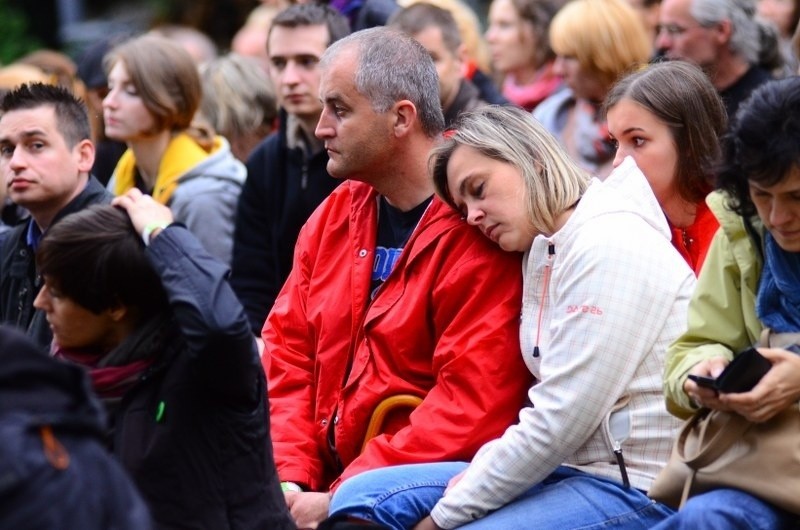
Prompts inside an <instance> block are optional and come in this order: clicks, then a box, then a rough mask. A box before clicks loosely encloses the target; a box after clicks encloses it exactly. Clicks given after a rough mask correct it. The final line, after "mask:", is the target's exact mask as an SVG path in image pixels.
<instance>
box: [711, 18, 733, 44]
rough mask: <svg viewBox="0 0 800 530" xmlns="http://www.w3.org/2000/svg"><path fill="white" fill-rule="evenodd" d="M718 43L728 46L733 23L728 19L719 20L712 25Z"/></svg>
mask: <svg viewBox="0 0 800 530" xmlns="http://www.w3.org/2000/svg"><path fill="white" fill-rule="evenodd" d="M712 30H713V31H714V36H715V38H716V41H717V43H718V44H720V45H723V46H728V45H729V43H730V41H731V37H732V36H733V24H732V23H731V21H730V20H727V19H726V20H720V21H719V22H717V23H716V24H714V26H713V27H712Z"/></svg>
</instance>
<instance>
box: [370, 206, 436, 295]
mask: <svg viewBox="0 0 800 530" xmlns="http://www.w3.org/2000/svg"><path fill="white" fill-rule="evenodd" d="M432 198H433V197H429V198H427V199H425V200H424V201H422V203H420V204H419V205H417V206H415V207H414V208H412V209H411V210H409V211H407V212H404V211H401V210H398V209H397V208H395V207H394V206H392V205H391V204H389V202H388V201H387V200H386V198H385V197H381V198H380V205H379V209H378V240H377V241H376V245H375V263H374V264H373V266H372V289H371V291H372V294H371V295H370V299H372V298H375V293H376V292H377V290H378V288H379V287H380V286H381V285H383V282H385V281H386V278H388V277H389V274H391V272H392V270H393V269H394V264H395V263H396V262H397V260H398V258H400V254H401V253H402V252H403V247H405V244H406V242H407V241H408V238H409V237H411V233H412V232H413V231H414V228H416V226H417V224H418V223H419V220H420V219H422V214H423V213H425V210H426V209H427V208H428V205H429V204H430V203H431V199H432Z"/></svg>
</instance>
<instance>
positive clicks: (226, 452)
mask: <svg viewBox="0 0 800 530" xmlns="http://www.w3.org/2000/svg"><path fill="white" fill-rule="evenodd" d="M113 204H114V205H116V206H117V207H115V206H108V205H96V206H92V207H90V208H87V209H85V210H83V211H81V212H78V213H76V214H73V215H71V216H69V217H67V218H65V219H64V220H63V221H61V222H60V223H58V224H57V225H55V226H53V227H52V228H51V229H50V230H49V231H48V233H47V234H46V235H45V237H44V238H43V240H42V243H41V245H40V247H39V250H38V252H37V255H36V262H37V266H38V267H39V270H40V271H41V273H42V276H43V278H44V285H43V287H42V289H41V291H40V292H39V295H38V296H37V298H36V301H35V302H34V303H35V305H36V307H37V308H38V309H40V310H42V311H44V312H45V314H46V315H47V320H48V322H49V323H50V327H51V328H52V330H53V351H54V356H55V357H56V358H61V359H64V360H67V361H70V362H72V363H75V364H78V365H80V366H83V367H84V368H85V369H86V370H88V372H89V375H90V378H91V381H92V386H93V389H94V391H95V392H96V393H97V394H98V396H99V397H100V398H101V400H102V402H103V404H104V405H105V408H106V410H107V411H108V412H109V416H110V418H111V432H110V437H109V438H110V444H111V448H112V450H113V453H114V454H115V455H116V456H117V457H118V458H119V460H120V461H121V462H122V465H123V467H125V469H126V470H127V471H128V472H129V473H130V474H131V476H132V477H133V479H134V481H135V483H136V485H137V486H138V487H139V490H140V491H141V492H142V495H143V496H144V498H145V500H146V502H147V504H148V506H149V507H150V511H151V513H152V515H153V518H154V519H155V521H156V524H157V526H158V528H213V529H217V528H219V529H251V528H252V529H256V528H258V529H262V528H270V529H273V530H294V528H295V527H294V524H293V523H292V520H291V518H290V515H289V512H288V509H287V507H286V504H285V501H284V498H283V493H282V492H281V487H280V483H279V481H278V476H277V473H276V471H275V463H274V461H273V457H272V442H271V439H270V433H269V408H268V404H267V391H266V382H265V378H264V373H263V371H262V369H261V366H260V363H259V358H258V353H257V351H256V346H255V341H254V340H253V337H252V335H251V333H250V327H249V326H248V323H247V319H246V318H245V315H244V310H243V309H242V306H241V304H239V302H238V300H237V299H236V296H235V295H234V293H233V291H232V290H231V288H230V286H229V285H228V282H227V276H228V267H227V266H225V265H223V264H222V263H221V262H219V261H218V260H216V259H214V258H213V257H211V255H210V254H208V252H207V251H206V250H205V249H204V248H203V246H202V244H201V243H200V242H199V241H198V240H197V238H196V237H195V236H194V235H192V233H191V232H189V230H187V229H186V228H185V227H184V226H182V225H180V224H178V223H173V217H172V213H171V212H170V209H169V208H168V207H167V206H164V205H162V204H159V203H157V202H156V201H155V200H154V199H153V198H152V197H150V196H148V195H143V194H142V192H141V191H139V190H137V189H135V188H134V189H131V190H129V191H128V192H127V193H126V194H125V195H122V196H120V197H117V198H116V199H114V203H113Z"/></svg>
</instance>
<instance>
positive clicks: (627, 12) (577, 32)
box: [550, 0, 652, 86]
mask: <svg viewBox="0 0 800 530" xmlns="http://www.w3.org/2000/svg"><path fill="white" fill-rule="evenodd" d="M550 43H551V45H552V47H553V51H555V53H556V54H557V55H559V56H562V57H574V58H575V59H577V60H578V63H579V64H580V65H581V68H583V69H585V70H587V71H589V72H591V73H593V74H595V75H597V76H598V77H599V78H600V79H601V80H602V81H603V83H605V84H606V85H608V86H610V85H611V84H613V83H614V81H616V80H617V78H619V77H620V76H621V75H622V74H623V73H626V72H628V71H630V69H631V68H632V67H633V66H636V65H640V64H645V63H647V62H648V61H649V59H650V54H651V52H652V43H651V42H650V39H649V38H648V36H647V30H646V29H645V27H644V23H643V22H642V20H641V18H640V17H639V15H638V14H637V13H636V11H635V10H634V9H633V8H632V7H631V6H630V4H628V3H627V2H625V1H624V0H573V1H572V2H569V3H568V4H566V5H565V6H564V7H563V8H561V10H560V11H559V12H558V13H557V14H556V16H555V18H553V23H552V25H551V26H550Z"/></svg>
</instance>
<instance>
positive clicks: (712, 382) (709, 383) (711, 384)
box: [687, 374, 717, 390]
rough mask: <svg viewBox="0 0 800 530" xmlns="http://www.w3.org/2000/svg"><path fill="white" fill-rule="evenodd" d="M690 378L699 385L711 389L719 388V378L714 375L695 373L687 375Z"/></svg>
mask: <svg viewBox="0 0 800 530" xmlns="http://www.w3.org/2000/svg"><path fill="white" fill-rule="evenodd" d="M687 377H688V378H689V379H691V380H692V381H694V382H695V383H697V386H701V387H703V388H708V389H711V390H717V380H716V379H715V378H713V377H706V376H704V375H695V374H689V375H688V376H687Z"/></svg>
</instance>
